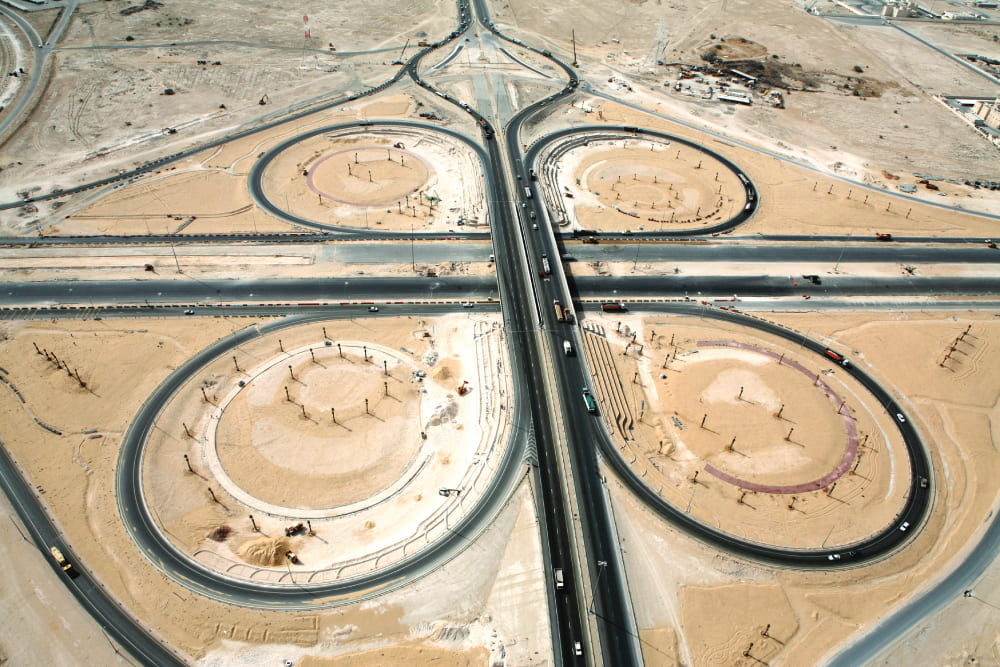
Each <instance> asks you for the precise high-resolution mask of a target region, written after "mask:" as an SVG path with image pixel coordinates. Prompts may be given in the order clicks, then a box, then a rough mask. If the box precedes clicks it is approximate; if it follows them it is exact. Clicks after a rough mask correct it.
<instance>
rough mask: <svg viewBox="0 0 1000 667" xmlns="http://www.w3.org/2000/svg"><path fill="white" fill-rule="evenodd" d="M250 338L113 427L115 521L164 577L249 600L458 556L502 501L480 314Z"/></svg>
mask: <svg viewBox="0 0 1000 667" xmlns="http://www.w3.org/2000/svg"><path fill="white" fill-rule="evenodd" d="M260 329H261V330H260V331H259V332H257V331H254V330H244V331H241V332H238V333H237V334H234V335H233V336H231V337H229V338H228V339H224V340H223V341H220V343H219V344H217V345H215V346H212V348H210V349H208V350H205V351H204V352H203V353H201V354H199V355H196V357H194V358H193V359H192V362H191V363H190V364H188V365H186V366H185V367H182V368H181V369H178V371H177V372H175V377H174V378H173V380H172V381H168V382H167V383H165V384H164V385H162V386H161V390H160V392H158V393H157V395H156V396H155V397H153V399H151V401H150V402H147V406H146V409H145V410H144V411H143V413H142V414H140V415H139V418H138V419H137V423H136V424H135V425H134V426H133V429H131V430H130V432H129V436H128V443H129V446H128V447H125V448H124V449H123V452H122V461H121V465H120V466H119V471H118V483H119V487H120V490H121V491H123V493H120V494H119V510H120V511H121V512H122V516H123V519H125V523H126V526H127V527H128V528H129V532H130V533H131V535H132V537H133V539H134V540H135V541H136V542H137V544H139V546H140V547H141V548H143V549H144V550H145V551H147V553H149V554H151V560H153V562H155V563H157V564H158V565H159V566H160V567H161V568H162V569H163V571H164V572H165V573H166V574H168V575H170V576H172V577H174V578H175V579H177V580H178V581H181V582H182V583H183V584H184V585H186V586H188V587H191V588H193V589H195V590H198V591H199V592H201V593H203V594H205V595H209V596H210V597H216V596H218V595H224V594H227V593H226V592H227V591H228V595H234V594H235V596H236V597H237V598H242V600H240V599H237V600H230V601H237V602H239V603H241V604H249V605H250V606H272V605H282V606H287V605H289V604H291V605H292V606H295V604H296V603H295V602H294V601H293V600H291V599H290V598H296V597H301V598H302V599H301V602H300V604H304V605H306V606H308V605H309V604H311V603H310V602H308V600H309V599H310V597H311V596H312V595H317V594H319V593H321V592H324V591H325V592H326V593H331V594H332V593H333V592H351V591H356V592H363V591H365V590H368V591H370V592H372V593H374V592H376V591H377V590H378V589H379V583H378V582H383V581H384V582H396V584H397V585H398V583H399V582H401V581H402V580H403V579H405V577H400V573H403V572H406V573H416V572H419V571H420V568H421V567H422V566H423V564H424V563H427V562H435V559H439V558H441V553H447V552H449V551H453V550H455V549H461V548H462V547H463V544H460V543H459V542H456V541H455V538H454V537H453V533H452V531H453V530H456V529H457V528H458V527H460V526H476V525H482V524H481V523H480V522H482V521H484V519H486V518H488V516H489V515H490V513H491V512H493V511H496V509H497V508H498V505H497V503H502V499H503V498H504V497H505V496H506V494H507V493H510V491H511V490H512V486H511V484H512V482H513V481H515V480H516V479H517V476H516V469H517V466H516V465H515V464H516V462H517V460H518V456H519V454H518V452H519V449H518V447H516V446H510V445H509V444H508V442H507V441H508V438H509V435H510V422H509V419H510V418H512V417H513V415H512V414H511V413H512V412H513V410H507V409H506V407H507V406H506V403H507V402H508V401H509V400H510V398H509V397H510V387H509V386H507V385H506V384H505V383H504V381H503V379H502V377H501V376H499V375H497V374H496V373H492V372H490V369H496V368H500V367H502V366H503V364H504V361H505V359H504V358H503V357H501V356H498V355H501V354H502V352H501V350H502V346H501V345H500V343H499V341H500V336H501V333H500V329H499V327H498V326H497V322H496V321H495V318H491V317H489V316H487V317H485V318H482V317H480V318H476V319H472V318H469V317H468V316H464V315H453V316H443V317H438V318H434V319H432V320H425V319H413V318H375V319H374V320H373V321H371V322H368V323H366V324H365V327H364V329H365V331H366V332H367V335H366V337H365V338H364V339H357V338H350V337H348V335H346V334H350V333H352V332H353V333H354V334H356V333H357V332H358V330H357V327H356V325H354V324H352V323H351V321H348V320H331V319H328V318H327V319H325V320H319V321H317V322H311V320H310V319H309V318H289V319H288V320H285V321H279V322H275V323H272V324H270V325H263V326H261V327H260ZM458 387H464V389H463V391H462V392H461V393H459V392H457V388H458ZM333 402H336V406H333V405H330V404H331V403H333ZM147 418H148V419H150V421H148V422H147V421H146V419H147ZM140 424H141V425H142V426H141V427H140V426H139V425H140ZM176 424H180V425H181V426H182V430H181V431H180V432H179V433H174V432H171V431H174V430H176V428H175V427H174V426H173V425H176ZM132 447H135V449H132ZM132 462H134V463H132ZM178 462H180V463H181V465H178ZM133 465H134V466H137V467H136V468H133V469H132V471H131V472H130V471H129V467H130V466H133ZM130 478H131V479H133V480H134V481H135V483H136V484H137V485H138V486H137V487H136V488H135V489H134V491H133V490H132V489H131V488H128V487H129V484H127V483H126V482H127V481H128V480H129V479H130ZM130 499H133V500H135V501H137V502H138V504H137V505H135V506H133V505H132V503H130V502H129V500H130ZM133 517H142V518H144V519H145V520H144V521H138V522H137V521H134V519H133ZM460 541H461V542H464V541H462V540H460ZM153 553H156V554H158V555H157V556H152V554H153ZM164 554H165V555H166V557H164ZM225 582H231V584H226V583H225ZM289 587H292V588H289ZM236 591H238V593H236ZM268 591H271V592H270V593H269V592H268ZM269 596H270V597H269ZM250 597H252V600H251V599H250ZM272 598H273V599H272ZM320 604H335V601H333V600H332V599H327V600H326V601H324V602H320Z"/></svg>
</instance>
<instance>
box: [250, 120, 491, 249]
mask: <svg viewBox="0 0 1000 667" xmlns="http://www.w3.org/2000/svg"><path fill="white" fill-rule="evenodd" d="M480 150H481V149H479V148H478V147H475V146H474V145H473V144H470V143H469V142H468V141H467V140H466V139H464V138H463V137H462V136H461V135H459V134H458V133H454V132H450V131H447V130H442V129H439V128H433V127H429V126H424V125H421V124H419V123H410V122H403V121H394V122H393V121H381V122H377V123H354V124H347V125H335V126H328V127H322V128H318V129H314V130H311V131H309V132H306V133H304V134H301V135H298V136H295V137H293V138H291V139H288V140H286V141H284V142H282V143H281V144H280V145H278V146H276V147H274V148H272V149H271V150H269V151H267V152H265V153H262V154H261V156H260V158H259V159H258V160H257V162H256V163H255V164H254V166H253V167H252V169H251V172H250V182H249V189H250V192H251V195H252V196H253V197H254V199H255V200H256V201H257V203H258V205H259V206H261V208H263V209H265V210H267V211H268V212H269V213H271V214H272V215H276V216H277V217H280V218H283V219H285V220H288V221H291V222H294V223H296V224H300V225H304V226H307V227H313V228H319V229H328V230H336V231H342V232H355V233H357V232H361V231H364V232H365V233H369V234H370V233H380V232H392V233H403V232H405V233H412V234H427V233H437V232H442V231H448V230H449V229H451V230H454V228H455V227H458V226H463V227H466V228H467V229H468V230H469V231H476V230H477V228H482V229H484V230H485V229H486V227H487V225H488V222H489V221H488V214H487V207H486V205H485V203H484V200H485V197H484V195H483V192H484V190H483V182H484V178H485V175H484V173H483V168H482V159H483V158H482V154H481V152H480Z"/></svg>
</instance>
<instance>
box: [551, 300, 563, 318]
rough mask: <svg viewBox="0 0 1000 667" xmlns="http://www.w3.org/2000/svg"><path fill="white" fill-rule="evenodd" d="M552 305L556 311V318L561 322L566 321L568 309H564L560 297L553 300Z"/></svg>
mask: <svg viewBox="0 0 1000 667" xmlns="http://www.w3.org/2000/svg"><path fill="white" fill-rule="evenodd" d="M552 307H553V308H554V309H555V311H556V319H557V320H558V321H560V322H565V321H566V311H565V310H563V307H562V304H561V303H559V299H553V300H552Z"/></svg>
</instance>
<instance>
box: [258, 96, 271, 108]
mask: <svg viewBox="0 0 1000 667" xmlns="http://www.w3.org/2000/svg"><path fill="white" fill-rule="evenodd" d="M269 101H270V99H269V98H268V96H267V95H266V94H265V95H264V97H262V98H260V102H257V104H259V105H261V106H264V105H265V104H267V103H268V102H269Z"/></svg>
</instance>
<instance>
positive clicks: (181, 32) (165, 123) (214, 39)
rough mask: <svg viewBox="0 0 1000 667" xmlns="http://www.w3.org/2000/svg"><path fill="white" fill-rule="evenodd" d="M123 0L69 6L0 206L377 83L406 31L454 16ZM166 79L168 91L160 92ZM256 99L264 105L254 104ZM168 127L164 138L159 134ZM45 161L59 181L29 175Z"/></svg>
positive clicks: (16, 145)
mask: <svg viewBox="0 0 1000 667" xmlns="http://www.w3.org/2000/svg"><path fill="white" fill-rule="evenodd" d="M133 4H135V3H132V2H130V1H129V0H115V1H114V2H108V3H100V4H93V3H85V4H81V5H80V6H79V7H78V8H77V10H76V12H75V14H74V17H73V20H72V21H71V23H70V25H69V28H68V30H67V32H66V33H65V35H64V38H63V40H62V41H61V44H60V46H61V47H62V49H61V50H60V51H59V52H58V53H57V54H56V58H57V65H56V67H55V69H54V74H53V75H52V78H51V80H50V82H49V90H48V92H47V93H46V95H45V96H44V97H43V98H42V100H41V102H40V104H39V106H38V107H37V108H36V110H35V113H34V114H33V116H32V117H31V118H30V119H29V122H27V123H26V124H25V125H24V126H23V127H22V128H21V130H20V131H19V132H18V133H17V134H15V135H14V137H13V138H12V139H11V141H10V142H8V143H7V145H6V148H7V149H8V150H9V151H11V152H8V153H6V155H7V156H12V155H15V154H16V155H17V156H18V160H17V161H14V160H10V161H9V162H8V161H7V160H4V161H3V163H2V164H0V166H3V167H4V171H3V172H0V192H3V193H5V196H4V197H3V198H4V200H5V201H7V200H9V199H10V198H11V196H12V195H13V194H14V192H15V191H16V190H17V189H18V188H19V187H22V186H23V185H24V184H25V182H26V181H28V180H30V181H31V182H32V183H33V184H35V185H38V186H40V187H41V188H42V189H43V190H47V189H49V188H51V187H53V186H57V185H59V186H62V187H66V186H67V185H69V184H71V183H77V182H83V181H85V180H88V179H94V178H97V177H100V176H106V175H107V174H108V173H109V171H111V170H112V169H119V168H126V167H128V166H130V165H133V164H135V163H137V162H140V161H142V160H144V159H149V158H150V157H151V156H153V155H156V154H165V153H168V152H173V151H175V150H177V149H178V148H180V147H182V146H190V145H193V144H195V143H197V142H198V141H202V140H204V139H205V138H207V137H209V136H212V135H215V134H217V133H219V132H222V131H225V130H227V129H232V128H235V127H238V126H241V125H243V124H247V123H251V122H253V121H254V120H255V119H257V118H259V117H260V116H262V115H264V114H278V113H281V112H282V111H285V110H288V109H292V108H297V107H298V106H300V105H302V104H304V103H310V102H313V101H318V100H322V99H332V98H335V97H337V96H340V95H342V94H349V93H350V92H352V91H353V92H359V91H361V90H363V89H364V88H366V87H368V86H371V85H377V83H380V82H381V81H384V80H385V79H387V78H389V77H390V76H392V72H393V71H394V70H395V68H394V67H393V66H392V64H391V62H392V61H393V60H395V59H396V57H397V56H398V54H399V50H400V48H401V47H402V46H403V44H404V43H405V42H406V40H407V39H410V40H412V42H411V43H415V42H416V41H417V40H418V39H422V38H429V39H431V40H432V41H433V40H436V39H440V38H441V37H443V36H444V35H446V34H447V33H448V32H449V31H450V30H452V26H453V25H454V17H455V12H456V9H455V5H454V4H452V3H447V2H441V1H440V0H400V1H398V2H392V3H383V4H381V5H379V6H378V7H377V8H371V7H366V8H365V9H364V11H359V10H358V9H357V6H356V5H355V4H353V3H340V4H337V5H336V6H323V7H320V6H316V7H302V6H300V5H299V4H296V3H290V2H272V3H269V5H268V7H267V11H268V12H269V17H270V19H269V20H266V21H260V20H259V17H260V11H261V8H260V7H259V6H258V5H256V4H254V3H252V2H240V3H237V4H236V5H227V6H226V7H225V8H222V7H219V6H215V5H200V4H197V3H191V2H173V3H169V4H168V5H167V6H163V7H159V8H156V9H152V10H145V11H140V12H137V13H134V14H131V15H128V16H122V15H121V14H120V11H121V10H122V9H125V8H126V7H129V6H131V5H133ZM44 14H47V15H48V18H47V20H45V21H43V17H41V16H37V17H36V18H37V19H38V20H39V21H41V22H44V23H45V27H44V28H43V29H41V31H42V32H43V33H45V32H47V30H48V24H49V23H51V21H52V20H53V19H54V15H55V12H45V13H44ZM32 16H35V15H32ZM304 16H307V17H309V18H308V22H305V21H304ZM271 19H273V20H271ZM307 31H308V33H309V38H308V39H306V33H307ZM130 38H131V39H130ZM331 45H332V47H333V49H335V50H331V48H330V47H331ZM199 61H202V62H199ZM168 88H169V89H171V90H172V91H173V94H164V92H165V91H166V90H167V89H168ZM264 95H267V96H268V100H267V102H268V105H267V106H266V107H261V106H260V105H259V104H258V102H259V101H260V100H261V99H262V97H263V96H264ZM220 105H225V107H226V108H225V109H222V108H220ZM169 127H172V128H175V129H177V130H178V132H177V134H173V135H167V134H164V132H163V130H164V129H165V128H169ZM70 165H72V168H70ZM43 166H45V167H48V169H42V167H43ZM53 166H57V167H58V170H57V171H58V177H57V178H56V177H54V178H52V179H50V180H47V182H39V181H38V180H37V178H38V172H39V170H41V171H44V172H49V171H52V167H53ZM32 172H34V175H33V176H31V177H30V178H29V177H28V175H29V174H31V173H32ZM54 176H55V175H54Z"/></svg>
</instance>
